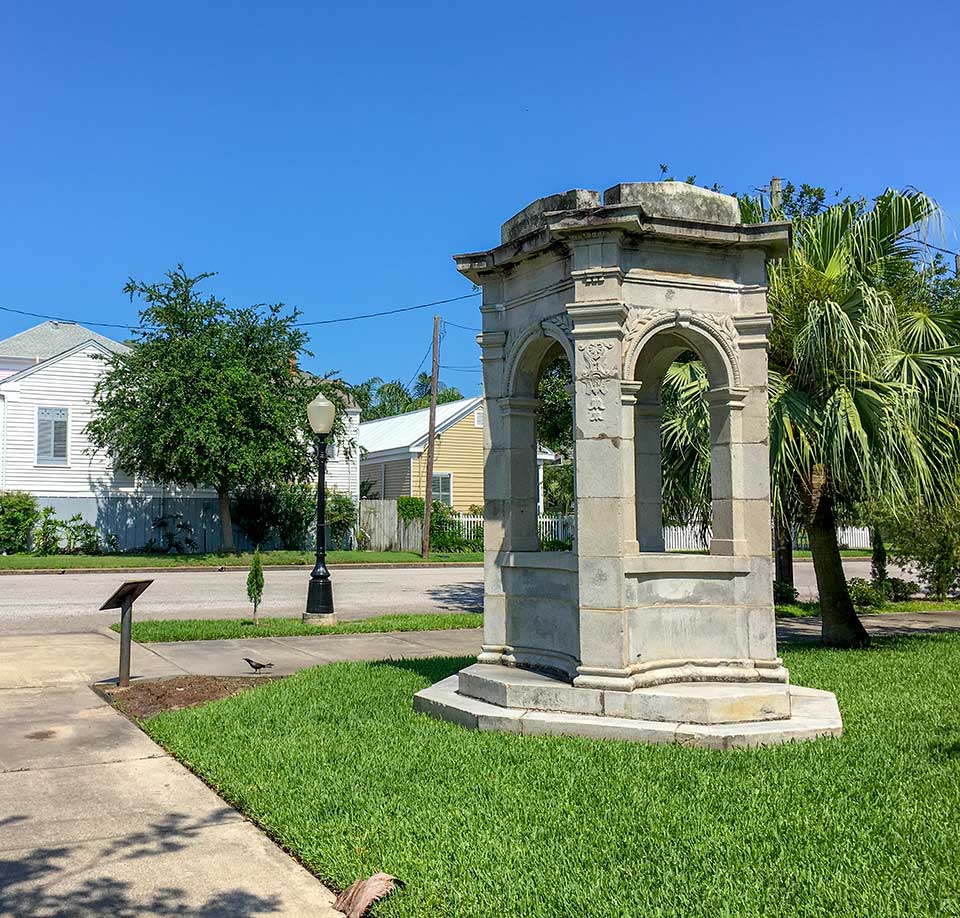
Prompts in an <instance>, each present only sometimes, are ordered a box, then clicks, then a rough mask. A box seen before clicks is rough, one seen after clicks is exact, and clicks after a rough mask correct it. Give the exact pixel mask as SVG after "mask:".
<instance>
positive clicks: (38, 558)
mask: <svg viewBox="0 0 960 918" xmlns="http://www.w3.org/2000/svg"><path fill="white" fill-rule="evenodd" d="M251 557H252V555H251V553H250V552H237V553H234V554H227V553H225V552H201V553H198V554H193V555H30V554H22V555H0V570H18V571H28V570H33V571H36V570H55V571H59V570H73V569H75V568H103V569H104V570H111V569H114V568H116V569H122V568H126V567H170V568H176V567H188V568H192V567H212V568H216V567H249V566H250V559H251ZM261 557H262V558H263V566H264V567H269V566H271V565H278V564H298V565H303V566H305V567H312V566H313V562H314V561H315V556H314V554H313V552H309V551H265V552H262V554H261ZM475 561H483V552H479V551H466V552H460V553H457V554H450V553H446V552H437V553H431V555H430V558H429V561H428V562H427V563H429V564H438V563H439V564H463V563H464V562H475ZM327 563H328V564H422V563H423V558H421V557H420V554H419V553H418V552H413V551H331V552H328V553H327Z"/></svg>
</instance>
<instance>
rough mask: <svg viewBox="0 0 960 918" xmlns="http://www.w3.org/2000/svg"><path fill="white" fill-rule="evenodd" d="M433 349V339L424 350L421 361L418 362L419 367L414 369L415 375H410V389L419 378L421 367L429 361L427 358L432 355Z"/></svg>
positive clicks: (408, 384)
mask: <svg viewBox="0 0 960 918" xmlns="http://www.w3.org/2000/svg"><path fill="white" fill-rule="evenodd" d="M432 350H433V341H432V340H431V342H430V344H428V345H427V349H426V351H425V352H424V355H423V357H421V358H420V363H418V364H417V368H416V369H415V370H414V371H413V376H411V377H410V381H409V382H408V383H407V388H408V389H409V388H410V387H411V386H412V385H413V381H414V380H415V379H416V378H417V374H418V373H419V372H420V368H421V367H422V366H423V365H424V364H425V363H426V362H427V358H428V357H429V356H430V352H431V351H432Z"/></svg>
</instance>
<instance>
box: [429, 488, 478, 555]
mask: <svg viewBox="0 0 960 918" xmlns="http://www.w3.org/2000/svg"><path fill="white" fill-rule="evenodd" d="M470 545H471V543H470V542H469V541H468V540H467V539H465V538H464V536H463V532H462V531H461V528H460V519H459V514H458V513H457V512H456V511H455V510H454V509H453V508H452V507H448V506H447V505H446V504H442V503H440V501H438V500H435V501H434V502H433V505H432V506H431V508H430V550H431V551H442V552H458V551H469V549H470Z"/></svg>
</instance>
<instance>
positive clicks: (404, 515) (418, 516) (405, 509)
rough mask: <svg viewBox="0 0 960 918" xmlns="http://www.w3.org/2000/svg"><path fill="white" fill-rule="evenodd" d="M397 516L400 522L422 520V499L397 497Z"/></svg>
mask: <svg viewBox="0 0 960 918" xmlns="http://www.w3.org/2000/svg"><path fill="white" fill-rule="evenodd" d="M397 516H398V517H400V519H402V520H406V521H407V522H409V521H410V520H422V519H423V498H422V497H398V498H397Z"/></svg>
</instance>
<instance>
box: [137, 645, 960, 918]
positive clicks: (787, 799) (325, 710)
mask: <svg viewBox="0 0 960 918" xmlns="http://www.w3.org/2000/svg"><path fill="white" fill-rule="evenodd" d="M783 655H784V658H785V660H786V663H787V665H788V666H789V667H790V669H791V677H792V679H793V681H795V682H797V683H800V684H803V685H811V686H815V687H818V688H825V689H830V690H831V691H834V692H836V693H837V696H838V698H839V701H840V707H841V710H842V712H843V716H844V722H845V730H846V733H845V735H844V737H843V738H842V739H825V740H819V741H817V742H813V743H800V744H795V745H788V746H780V747H774V748H768V749H758V750H750V751H738V752H728V753H716V752H709V751H706V750H698V749H684V748H679V747H676V746H644V745H640V744H630V743H621V742H609V741H591V740H586V739H578V738H577V739H575V738H562V737H523V736H516V735H506V734H497V733H473V732H470V731H467V730H463V729H461V728H459V727H457V726H455V725H454V724H449V723H443V722H439V721H435V720H431V719H430V718H428V717H426V716H423V715H416V714H414V713H413V711H412V709H411V698H412V696H413V694H414V692H416V691H417V690H419V689H420V688H423V687H424V686H426V685H429V684H430V683H431V682H433V681H435V680H437V679H439V678H441V677H443V676H446V675H448V674H450V673H452V672H454V671H456V670H457V669H458V668H459V667H460V666H462V665H463V664H464V663H466V662H468V661H465V660H450V659H434V660H422V661H419V660H418V661H401V662H386V663H338V664H332V665H329V666H321V667H317V668H315V669H312V670H307V671H305V672H302V673H300V674H298V675H296V676H292V677H290V678H288V679H284V680H281V681H277V682H272V683H269V684H266V685H263V686H261V687H259V688H257V689H254V690H252V691H249V692H244V693H243V694H241V695H238V696H236V697H233V698H230V699H226V700H224V701H218V702H214V703H212V704H209V705H206V706H203V707H199V708H193V709H186V710H182V711H177V712H175V713H168V714H161V715H158V716H157V717H154V718H152V719H151V720H149V721H148V722H147V724H146V729H147V730H148V732H149V733H150V735H151V736H153V737H154V738H155V739H156V740H158V741H159V742H161V743H162V744H163V745H164V746H166V747H167V748H168V749H169V750H170V751H171V752H173V753H174V754H175V755H176V756H178V757H179V758H180V759H181V760H182V761H184V762H185V763H186V764H188V765H189V766H190V767H191V768H193V769H194V770H195V771H196V772H197V773H198V774H200V775H201V776H202V777H203V778H204V779H205V780H206V781H208V782H209V783H210V784H211V785H212V786H213V787H215V788H217V789H218V790H219V791H220V793H221V794H222V795H223V796H224V797H225V798H226V799H228V800H229V801H230V802H231V803H233V804H234V805H236V806H237V807H238V808H239V809H240V810H241V811H243V812H244V813H246V814H247V815H248V816H250V818H252V819H253V820H254V821H255V822H257V823H258V824H259V825H261V826H262V827H263V828H264V829H266V831H267V832H269V833H270V834H271V835H272V836H273V837H274V838H276V839H277V840H279V841H280V843H281V844H283V845H284V846H285V847H286V848H288V849H289V850H291V851H292V852H294V853H295V854H296V856H297V857H298V858H300V859H301V860H302V861H303V862H304V863H305V864H307V865H308V866H309V867H310V869H312V870H313V871H314V872H315V873H316V874H317V875H318V876H319V877H320V878H321V879H323V880H325V881H327V882H328V883H330V884H331V885H333V886H334V887H337V888H343V887H345V886H347V885H348V884H349V883H352V882H353V881H354V880H356V879H357V878H359V877H365V876H368V875H370V874H371V873H374V872H375V871H378V870H385V871H387V872H388V873H392V874H395V875H397V876H399V877H401V878H402V879H404V880H405V881H406V882H407V888H406V889H405V890H404V891H401V892H399V893H397V894H395V895H394V896H393V897H392V898H390V899H388V900H387V901H386V902H385V903H384V905H383V906H382V907H381V908H380V909H379V910H378V911H377V914H378V915H405V916H410V915H417V916H430V918H437V916H497V918H500V916H511V918H513V916H538V918H539V916H551V918H552V916H574V915H576V916H597V918H601V916H602V918H608V916H628V915H629V916H644V918H647V916H668V915H669V916H676V918H680V916H682V918H698V916H704V918H706V916H709V918H716V916H724V918H753V916H756V918H759V916H764V918H766V916H773V915H776V916H816V918H837V916H847V915H857V916H869V918H886V916H889V918H893V916H897V918H902V916H933V915H958V914H960V870H958V869H957V867H958V863H960V861H958V840H957V826H958V825H960V714H958V711H960V634H950V635H938V636H934V637H923V638H909V639H897V640H888V641H877V642H876V646H875V647H874V648H873V649H870V650H864V651H836V650H828V649H823V648H791V649H788V650H785V651H784V654H783Z"/></svg>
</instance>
